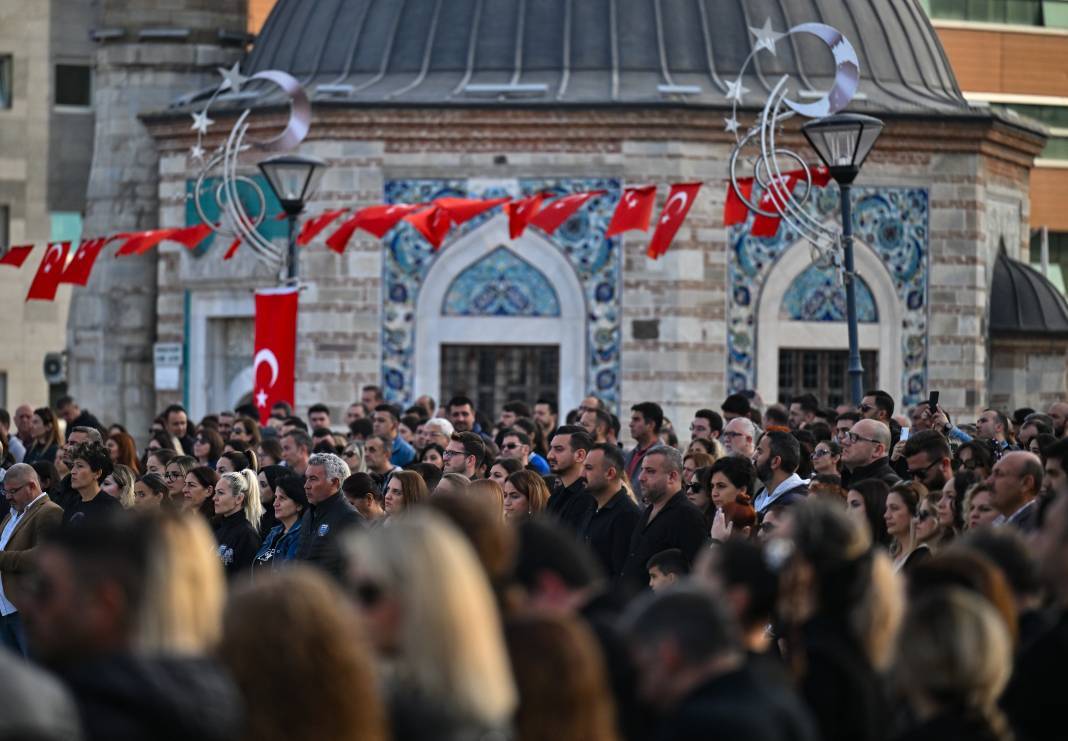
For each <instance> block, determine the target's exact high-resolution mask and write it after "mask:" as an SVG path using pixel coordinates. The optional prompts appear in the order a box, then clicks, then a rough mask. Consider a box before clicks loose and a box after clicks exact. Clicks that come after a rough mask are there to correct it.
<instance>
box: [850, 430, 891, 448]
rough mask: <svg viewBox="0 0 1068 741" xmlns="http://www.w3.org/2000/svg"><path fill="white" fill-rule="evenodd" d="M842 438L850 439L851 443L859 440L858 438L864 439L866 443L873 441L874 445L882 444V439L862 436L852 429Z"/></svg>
mask: <svg viewBox="0 0 1068 741" xmlns="http://www.w3.org/2000/svg"><path fill="white" fill-rule="evenodd" d="M842 439H843V440H848V441H849V444H850V445H852V444H853V443H855V442H857V441H858V440H863V441H864V442H866V443H872V444H874V445H882V442H881V441H879V440H875V439H873V438H870V437H861V436H860V435H858V434H857V433H855V432H853V431H852V430H850V431H849V432H847V433H845V434H843V435H842Z"/></svg>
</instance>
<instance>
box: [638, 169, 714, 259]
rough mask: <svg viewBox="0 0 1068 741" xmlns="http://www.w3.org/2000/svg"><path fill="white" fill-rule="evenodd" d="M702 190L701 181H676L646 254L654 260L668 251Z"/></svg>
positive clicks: (661, 212)
mask: <svg viewBox="0 0 1068 741" xmlns="http://www.w3.org/2000/svg"><path fill="white" fill-rule="evenodd" d="M699 190H701V183H676V184H675V185H672V186H671V190H670V191H668V197H667V202H666V203H664V208H663V209H661V211H660V218H659V219H657V222H656V231H655V232H653V238H652V239H651V240H649V249H648V250H646V252H645V254H646V255H648V256H649V257H651V258H653V259H654V260H656V259H659V257H660V256H661V255H663V254H664V253H665V252H667V250H668V247H670V246H671V240H673V239H674V238H675V235H676V234H677V233H678V231H679V228H680V227H682V222H684V221H686V215H687V214H688V213H690V208H691V207H692V206H693V202H694V199H695V198H697V191H699Z"/></svg>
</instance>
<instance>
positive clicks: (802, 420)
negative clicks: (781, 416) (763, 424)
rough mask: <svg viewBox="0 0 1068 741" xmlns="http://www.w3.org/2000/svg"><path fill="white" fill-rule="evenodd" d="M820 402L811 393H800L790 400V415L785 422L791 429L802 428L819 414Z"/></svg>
mask: <svg viewBox="0 0 1068 741" xmlns="http://www.w3.org/2000/svg"><path fill="white" fill-rule="evenodd" d="M819 411H820V403H819V401H817V400H816V397H815V396H813V395H812V394H801V395H800V396H798V397H797V398H796V399H793V400H792V401H791V402H790V415H789V417H788V418H787V424H788V425H789V426H790V429H791V430H801V429H804V427H805V426H806V425H810V424H812V423H813V421H815V419H816V415H817V414H819Z"/></svg>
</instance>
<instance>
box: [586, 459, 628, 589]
mask: <svg viewBox="0 0 1068 741" xmlns="http://www.w3.org/2000/svg"><path fill="white" fill-rule="evenodd" d="M583 470H584V471H585V472H586V491H587V492H588V493H589V494H590V496H592V497H593V499H594V502H595V503H596V504H595V506H594V507H591V508H590V509H589V510H588V511H587V513H586V522H585V523H584V524H583V527H582V536H583V538H584V539H585V540H586V543H588V544H589V546H590V548H592V549H593V552H594V554H595V555H596V556H597V558H598V560H600V562H601V565H602V566H603V567H604V572H605V574H607V575H608V578H609V580H610V581H614V580H616V579H617V578H619V574H620V573H621V572H622V571H623V564H624V563H625V562H626V560H627V553H628V551H629V549H630V536H631V534H633V533H634V527H635V525H637V524H638V520H640V519H641V516H642V512H641V510H640V509H638V505H637V504H635V503H634V502H633V501H631V498H630V497H629V496H627V492H626V491H624V490H623V484H622V477H624V476H626V467H625V465H624V463H623V452H622V451H621V450H620V449H619V446H617V445H609V444H608V443H601V444H598V445H594V446H593V448H591V449H590V452H589V453H588V454H587V455H586V460H585V461H584V463H583Z"/></svg>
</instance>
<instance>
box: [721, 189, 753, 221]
mask: <svg viewBox="0 0 1068 741" xmlns="http://www.w3.org/2000/svg"><path fill="white" fill-rule="evenodd" d="M738 191H741V196H740V197H739V194H738V192H737V191H735V189H734V185H733V184H732V183H727V200H726V202H725V203H724V204H723V226H733V225H735V224H744V223H745V220H746V219H747V218H749V207H748V206H746V205H745V201H743V200H742V198H745V199H746V200H751V199H752V198H753V178H738Z"/></svg>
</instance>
